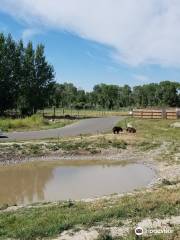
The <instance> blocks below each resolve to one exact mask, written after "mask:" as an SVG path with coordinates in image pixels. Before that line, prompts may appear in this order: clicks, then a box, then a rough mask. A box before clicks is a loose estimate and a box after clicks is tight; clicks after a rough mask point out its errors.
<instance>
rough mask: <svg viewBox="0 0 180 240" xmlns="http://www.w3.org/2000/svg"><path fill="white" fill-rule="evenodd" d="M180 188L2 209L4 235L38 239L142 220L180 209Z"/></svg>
mask: <svg viewBox="0 0 180 240" xmlns="http://www.w3.org/2000/svg"><path fill="white" fill-rule="evenodd" d="M179 195H180V188H176V189H168V188H162V189H158V190H156V191H154V192H151V193H150V192H146V193H138V194H136V195H133V196H128V195H127V196H124V197H122V198H117V199H116V198H115V199H111V200H99V201H95V202H92V203H84V202H71V201H68V202H61V203H58V204H57V205H50V206H48V205H42V206H38V205H36V206H34V207H32V208H23V209H20V210H17V211H15V212H1V213H0V237H1V239H5V238H15V239H24V240H29V239H31V240H32V239H37V238H42V237H52V236H56V235H58V234H60V233H61V232H63V231H64V230H69V229H76V228H79V227H83V228H89V227H91V226H96V225H105V226H106V227H108V226H119V224H120V225H122V220H126V219H131V220H132V221H133V222H139V221H140V220H142V219H143V218H146V217H148V218H164V217H169V216H172V215H173V216H178V215H179V213H180V201H179Z"/></svg>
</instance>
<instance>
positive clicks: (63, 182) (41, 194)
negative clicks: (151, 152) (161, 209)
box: [0, 162, 155, 204]
mask: <svg viewBox="0 0 180 240" xmlns="http://www.w3.org/2000/svg"><path fill="white" fill-rule="evenodd" d="M154 178H155V172H154V171H153V169H151V168H150V167H148V166H146V165H144V164H127V165H77V166H76V165H67V166H66V165H59V164H58V163H53V164H52V162H43V163H31V164H23V165H16V166H7V167H1V168H0V204H3V203H8V204H28V203H34V202H43V201H58V200H69V199H72V200H76V199H77V200H79V199H82V198H83V199H84V198H94V197H99V196H103V195H109V194H114V193H124V192H129V191H132V190H134V189H138V188H142V187H145V186H147V185H148V184H150V183H151V181H152V180H153V179H154Z"/></svg>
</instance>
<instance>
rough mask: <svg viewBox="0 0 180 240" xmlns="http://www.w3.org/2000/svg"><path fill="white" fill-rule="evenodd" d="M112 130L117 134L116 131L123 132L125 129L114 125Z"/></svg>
mask: <svg viewBox="0 0 180 240" xmlns="http://www.w3.org/2000/svg"><path fill="white" fill-rule="evenodd" d="M112 130H113V133H114V134H116V133H117V134H119V132H123V129H122V128H121V127H117V126H116V127H113V129H112Z"/></svg>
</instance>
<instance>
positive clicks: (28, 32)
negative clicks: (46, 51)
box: [22, 28, 42, 41]
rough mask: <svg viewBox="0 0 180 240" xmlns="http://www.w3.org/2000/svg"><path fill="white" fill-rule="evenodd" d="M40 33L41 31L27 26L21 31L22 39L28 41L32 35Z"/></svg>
mask: <svg viewBox="0 0 180 240" xmlns="http://www.w3.org/2000/svg"><path fill="white" fill-rule="evenodd" d="M40 33H42V31H40V30H38V29H33V28H27V29H25V30H24V31H23V33H22V39H23V40H24V41H29V40H31V39H32V37H33V36H35V35H37V34H40Z"/></svg>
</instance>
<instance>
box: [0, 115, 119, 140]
mask: <svg viewBox="0 0 180 240" xmlns="http://www.w3.org/2000/svg"><path fill="white" fill-rule="evenodd" d="M122 119H123V117H116V116H114V117H104V118H91V119H85V120H81V121H79V122H77V123H74V124H72V125H68V126H66V127H63V128H58V129H49V130H41V131H27V132H12V133H7V134H6V136H7V138H0V141H4V140H33V139H45V138H57V137H70V136H78V135H80V134H95V133H102V132H106V131H108V130H110V129H112V128H113V126H114V125H115V124H116V123H117V122H118V121H120V120H122Z"/></svg>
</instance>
